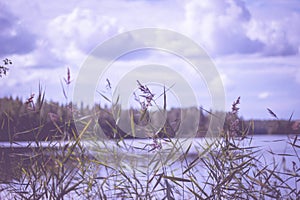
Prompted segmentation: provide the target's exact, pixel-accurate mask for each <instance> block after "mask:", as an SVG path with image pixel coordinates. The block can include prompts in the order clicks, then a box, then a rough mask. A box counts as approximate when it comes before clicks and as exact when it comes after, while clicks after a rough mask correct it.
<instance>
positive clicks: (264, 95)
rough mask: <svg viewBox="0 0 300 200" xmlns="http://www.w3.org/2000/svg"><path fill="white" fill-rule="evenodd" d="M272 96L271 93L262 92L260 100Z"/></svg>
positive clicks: (259, 95)
mask: <svg viewBox="0 0 300 200" xmlns="http://www.w3.org/2000/svg"><path fill="white" fill-rule="evenodd" d="M270 95H271V94H270V93H269V92H261V93H259V94H258V98H259V99H266V98H268V97H269V96H270Z"/></svg>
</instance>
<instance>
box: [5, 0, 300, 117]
mask: <svg viewBox="0 0 300 200" xmlns="http://www.w3.org/2000/svg"><path fill="white" fill-rule="evenodd" d="M0 10H1V12H0V27H1V32H0V44H1V49H0V57H1V58H3V59H4V58H9V59H11V60H12V61H13V66H12V67H11V70H10V71H9V74H8V76H6V77H4V78H1V80H0V81H1V82H0V84H1V90H0V96H1V97H3V96H8V95H13V96H21V97H23V99H25V98H26V97H29V96H30V94H31V93H32V92H37V88H38V83H39V82H40V83H41V84H42V85H43V86H44V87H46V98H47V99H52V100H56V101H62V100H63V94H62V92H61V86H60V80H61V79H62V78H63V77H65V76H66V69H67V67H70V69H71V75H72V79H73V80H75V79H76V76H78V72H79V69H80V67H81V65H82V63H83V62H84V60H85V58H86V57H87V56H88V55H89V53H90V52H91V50H93V49H94V48H95V47H97V45H99V44H101V43H102V42H104V41H106V40H108V39H110V38H111V37H112V36H115V35H118V34H120V33H123V32H125V31H131V30H134V29H138V28H148V27H151V28H162V29H169V30H173V31H176V32H178V33H180V34H183V35H186V36H187V37H189V38H191V39H192V40H194V41H195V42H197V43H198V44H199V45H200V46H202V47H203V48H204V49H205V50H206V52H207V54H208V55H209V56H210V57H211V58H212V60H213V62H214V63H215V66H216V68H217V69H218V71H219V73H220V76H221V78H222V81H223V84H224V87H225V94H226V107H227V108H228V110H229V109H230V105H231V103H232V102H233V101H234V100H235V99H236V98H237V97H238V96H241V105H240V107H241V110H240V114H241V115H242V116H243V117H244V118H261V119H262V118H263V119H268V118H271V116H270V115H269V114H268V112H267V110H266V108H271V109H272V110H273V111H274V112H275V113H276V114H277V115H278V116H279V118H289V116H290V114H291V113H292V112H294V118H298V119H299V118H300V55H299V53H300V1H298V0H289V1H285V0H273V1H268V0H257V1H250V0H247V1H242V0H231V1H230V0H227V1H226V0H225V1H224V0H207V1H205V0H204V1H198V0H191V1H188V0H186V1H184V0H178V1H176V0H161V1H159V0H157V1H146V0H116V1H96V0H91V1H79V0H78V1H74V0H71V1H68V3H67V4H62V3H61V1H58V0H53V1H50V2H47V3H46V2H42V1H38V0H31V1H23V0H14V1H11V0H3V1H1V3H0ZM156 56H157V55H156ZM158 56H159V55H158ZM151 59H154V60H155V59H158V58H157V57H155V55H141V54H137V55H134V56H133V57H130V58H129V59H127V60H126V59H125V60H122V61H120V63H121V64H124V65H123V66H125V69H126V66H128V67H129V66H130V65H131V64H132V62H133V61H132V60H135V62H134V63H143V64H145V63H147V62H151ZM166 60H168V61H166V63H172V57H168V58H166ZM161 64H164V63H161ZM119 75H120V76H121V75H122V72H120V74H119ZM111 76H112V75H111ZM112 79H113V77H112ZM113 81H114V80H113ZM199 98H200V99H201V97H199ZM203 98H204V99H205V100H203V101H204V102H203V104H204V106H205V107H209V105H210V103H209V100H207V97H203ZM206 101H207V102H206Z"/></svg>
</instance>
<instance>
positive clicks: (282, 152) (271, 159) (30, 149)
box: [0, 135, 300, 197]
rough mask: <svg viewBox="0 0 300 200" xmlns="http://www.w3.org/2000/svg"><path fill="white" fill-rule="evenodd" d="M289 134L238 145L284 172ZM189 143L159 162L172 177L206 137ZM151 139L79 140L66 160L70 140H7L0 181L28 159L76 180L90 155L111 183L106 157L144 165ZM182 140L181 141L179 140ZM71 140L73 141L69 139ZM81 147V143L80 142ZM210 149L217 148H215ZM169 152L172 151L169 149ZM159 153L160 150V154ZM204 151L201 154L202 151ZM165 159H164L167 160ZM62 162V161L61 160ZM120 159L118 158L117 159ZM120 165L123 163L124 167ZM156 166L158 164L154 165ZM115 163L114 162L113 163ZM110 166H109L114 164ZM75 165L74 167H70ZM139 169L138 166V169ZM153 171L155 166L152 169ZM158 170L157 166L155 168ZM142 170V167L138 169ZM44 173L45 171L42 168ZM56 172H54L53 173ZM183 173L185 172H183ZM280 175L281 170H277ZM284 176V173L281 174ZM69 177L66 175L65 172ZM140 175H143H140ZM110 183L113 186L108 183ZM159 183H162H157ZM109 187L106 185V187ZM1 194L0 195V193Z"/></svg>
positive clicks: (289, 159) (18, 174)
mask: <svg viewBox="0 0 300 200" xmlns="http://www.w3.org/2000/svg"><path fill="white" fill-rule="evenodd" d="M294 137H295V136H293V137H288V136H285V135H276V136H270V135H262V136H253V138H249V139H245V140H243V141H241V142H240V143H239V145H240V147H245V148H248V147H250V143H251V146H252V147H256V148H255V149H253V151H254V150H255V151H256V150H258V149H259V150H260V151H259V152H256V154H255V155H257V158H256V159H258V160H259V161H261V162H262V163H264V164H265V165H266V166H267V165H268V166H269V167H270V169H272V167H274V166H277V168H276V170H277V171H284V172H288V170H290V169H292V168H293V167H294V166H299V164H300V163H299V159H298V157H296V156H292V155H300V148H293V147H292V145H290V144H289V143H293V139H294ZM190 141H191V144H192V145H191V146H190V145H189V143H187V145H185V147H186V149H180V148H178V149H177V150H178V152H180V155H179V156H177V157H176V159H178V160H177V161H175V162H174V160H172V159H169V157H168V156H166V157H165V158H166V160H167V161H168V162H169V163H167V164H166V163H165V164H163V165H162V166H165V167H164V168H163V170H165V171H164V173H166V174H170V173H171V172H172V175H173V176H176V177H183V173H184V170H186V169H187V168H188V166H190V164H191V163H193V162H194V160H195V159H196V158H197V156H198V155H199V154H201V153H202V150H201V149H202V148H201V146H205V144H206V141H205V140H204V139H203V138H197V139H193V140H190ZM152 142H153V141H152V140H147V139H145V140H141V139H140V140H124V141H121V142H119V143H118V144H117V145H116V143H115V142H114V141H105V142H104V143H101V142H99V143H98V146H94V148H95V147H96V148H99V149H96V150H95V149H93V148H92V147H91V146H89V145H91V144H92V143H90V142H83V143H84V145H83V146H84V147H85V148H83V149H85V150H84V153H85V156H87V157H85V158H83V157H84V155H83V150H82V149H81V150H79V151H77V150H74V151H72V152H71V154H70V155H71V157H70V158H69V159H68V160H64V156H65V155H67V154H68V153H69V152H70V150H69V149H68V148H67V147H70V146H72V143H69V144H68V143H59V142H56V143H53V142H52V143H47V142H42V143H27V142H20V143H18V144H11V143H0V179H1V182H5V181H11V180H19V179H20V178H22V177H23V176H24V174H23V173H24V171H25V172H26V171H30V170H28V169H30V168H31V167H32V163H35V164H36V165H37V166H44V165H45V168H43V170H46V171H47V170H48V171H49V173H54V174H55V175H56V176H58V175H59V173H61V172H56V171H53V170H55V169H56V167H57V166H56V165H60V166H58V167H61V166H62V165H65V166H66V167H61V168H60V169H61V170H62V172H68V171H71V172H72V173H70V174H73V173H74V174H75V176H77V177H76V180H77V179H78V178H80V177H81V178H82V177H84V176H90V174H91V172H89V173H87V171H83V172H82V174H81V173H77V172H79V171H80V170H82V169H81V168H80V166H81V165H85V164H86V163H87V162H89V161H87V159H86V158H91V159H92V160H96V163H101V167H99V168H97V171H95V169H93V170H94V171H93V173H94V174H93V175H95V176H96V177H102V179H104V178H103V177H107V176H112V174H113V175H115V176H116V177H115V178H114V179H112V180H111V179H110V180H105V181H106V184H107V183H108V182H109V181H110V182H112V183H111V184H112V185H113V184H115V183H113V182H114V181H118V180H117V179H118V178H117V175H118V176H121V175H122V173H121V174H118V173H119V172H118V173H116V172H115V171H114V170H115V169H111V168H106V167H105V165H108V163H109V162H108V161H109V159H111V160H117V161H122V159H123V161H125V162H123V163H122V165H124V166H125V165H129V163H128V162H127V163H126V159H127V158H128V157H126V156H124V154H126V153H128V154H132V155H137V156H140V157H138V158H143V159H139V161H141V160H142V162H143V165H144V166H146V167H147V166H148V168H149V166H150V165H149V163H147V159H145V158H148V161H149V162H152V160H153V159H157V158H156V157H155V156H153V155H155V154H156V153H157V151H156V150H153V151H152V146H151V144H152ZM161 142H162V150H164V149H168V145H170V142H167V141H164V140H162V141H161ZM180 143H181V144H182V141H181V142H180ZM73 144H74V142H73ZM80 148H82V146H80ZM187 148H188V150H189V151H188V154H186V156H185V157H183V158H182V155H184V153H185V152H187ZM105 149H106V150H107V149H109V150H112V151H113V152H114V153H115V152H116V151H119V152H121V154H120V155H121V156H120V157H116V156H115V155H116V154H111V155H110V154H109V155H108V156H106V157H105V156H103V155H102V157H100V158H101V159H99V156H97V155H95V154H96V153H97V154H99V152H101V153H102V154H107V151H104V150H105ZM214 151H218V148H215V149H214ZM172 153H174V152H173V151H172ZM160 155H161V154H160ZM204 155H205V154H204ZM55 159H57V160H58V161H59V162H57V163H55V162H53V160H55ZM167 161H166V162H167ZM200 161H201V160H200V159H199V162H197V165H195V166H194V169H193V170H194V172H197V176H198V177H195V178H197V179H198V180H205V179H206V178H207V177H208V172H207V171H205V170H204V169H206V166H205V163H201V162H200ZM61 163H62V164H61ZM118 163H120V162H118ZM87 165H89V166H92V164H91V163H88V164H87ZM124 166H123V167H124ZM158 166H159V165H158ZM114 167H117V166H114ZM114 167H113V168H114ZM74 169H75V170H74ZM141 171H142V170H141ZM154 171H155V170H154ZM158 171H159V170H158ZM142 172H143V171H142ZM46 173H48V172H46ZM57 174H58V175H57ZM185 175H186V174H185ZM281 175H282V174H281ZM283 176H284V174H283ZM69 177H70V175H69ZM143 177H147V176H144V175H143ZM102 179H101V178H99V179H98V181H100V182H97V184H98V183H99V184H100V183H101V184H103V180H102ZM140 181H141V182H140V184H141V185H143V184H144V183H145V184H146V183H147V180H146V179H145V181H144V182H143V179H141V180H140ZM293 181H294V180H290V181H287V182H286V184H290V185H292V184H295V183H294V182H293ZM201 184H202V183H201V181H200V182H199V185H200V186H202V185H201ZM296 186H298V187H299V186H300V183H299V182H298V183H296ZM112 187H114V186H112ZM160 187H162V186H160ZM109 189H111V188H108V190H109ZM0 197H1V195H0Z"/></svg>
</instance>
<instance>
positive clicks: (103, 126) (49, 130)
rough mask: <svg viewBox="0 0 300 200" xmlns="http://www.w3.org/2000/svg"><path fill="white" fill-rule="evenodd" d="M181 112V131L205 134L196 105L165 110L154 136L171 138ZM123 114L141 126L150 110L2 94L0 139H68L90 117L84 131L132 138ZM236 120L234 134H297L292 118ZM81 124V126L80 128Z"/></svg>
mask: <svg viewBox="0 0 300 200" xmlns="http://www.w3.org/2000/svg"><path fill="white" fill-rule="evenodd" d="M182 112H184V113H185V115H184V117H185V119H184V120H186V122H187V123H185V127H182V128H183V129H184V131H186V132H187V133H188V132H192V131H195V130H193V129H192V127H195V126H194V125H193V123H197V133H196V136H197V137H203V136H205V135H206V132H207V130H208V127H209V123H210V120H211V113H209V112H205V111H204V110H203V109H201V108H196V107H191V108H184V109H179V108H172V109H170V110H168V111H167V113H166V120H165V122H164V124H163V127H162V129H161V130H160V131H159V132H158V133H156V136H157V137H174V136H175V135H176V132H177V131H178V128H179V126H180V123H181V122H182V120H183V119H181V117H182ZM195 112H198V114H199V115H198V116H199V121H198V122H195V116H194V113H195ZM90 113H95V115H94V116H92V117H88V116H89V115H90ZM124 113H132V114H133V119H132V120H133V121H134V124H136V125H139V126H144V125H146V124H147V123H148V122H149V114H150V113H149V112H145V113H141V111H139V110H136V109H132V110H129V111H128V112H125V111H121V112H120V116H117V114H116V113H114V111H112V110H111V108H108V107H104V108H102V107H100V106H99V105H95V107H93V108H89V107H88V106H84V105H83V104H82V105H81V106H80V107H79V108H75V107H72V105H71V104H70V105H63V104H59V103H57V102H52V101H49V102H46V101H44V100H43V98H42V96H39V97H38V98H37V100H35V102H31V101H30V98H29V99H27V100H26V101H23V100H22V99H20V98H15V99H13V98H12V97H5V98H1V99H0V141H11V142H13V141H36V140H40V141H47V140H61V139H70V138H72V137H74V136H77V135H78V134H79V133H78V131H77V128H80V129H82V128H83V127H84V126H85V123H84V121H85V120H87V119H92V120H91V125H90V127H89V130H88V131H92V132H96V134H97V131H101V132H102V133H103V134H104V135H105V136H106V137H107V138H133V137H134V135H133V134H132V133H130V132H126V131H124V129H125V130H130V128H131V127H130V126H131V125H132V124H131V123H128V122H130V119H129V121H127V123H125V122H122V121H118V120H117V118H118V117H123V118H124V117H125V118H126V117H127V118H130V117H129V116H126V115H125V114H124ZM73 114H75V115H78V116H79V118H82V122H80V123H76V126H77V127H76V126H75V122H74V119H73ZM229 118H230V117H229V115H226V120H225V124H224V130H225V131H226V130H227V129H228V128H229V125H228V124H229V122H228V121H229V120H230V119H229ZM238 119H239V120H238V127H239V130H240V133H238V135H239V134H240V135H242V134H244V132H247V133H248V134H299V133H300V131H299V124H297V123H298V122H296V121H292V120H290V121H288V120H243V119H242V118H240V117H239V118H238ZM147 120H148V121H147ZM117 121H118V122H117ZM122 123H123V124H122ZM189 123H190V124H189ZM81 124H82V127H80V126H81ZM97 127H98V128H97ZM120 127H121V128H120ZM124 127H125V128H124ZM149 132H151V130H149ZM145 134H146V133H145ZM150 134H151V133H150ZM146 137H147V136H146ZM149 137H150V135H149ZM151 137H152V136H151Z"/></svg>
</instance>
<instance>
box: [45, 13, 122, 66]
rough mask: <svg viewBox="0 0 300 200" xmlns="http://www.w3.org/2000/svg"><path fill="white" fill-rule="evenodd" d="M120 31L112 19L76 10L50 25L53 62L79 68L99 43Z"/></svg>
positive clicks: (59, 17) (48, 36) (61, 16)
mask: <svg viewBox="0 0 300 200" xmlns="http://www.w3.org/2000/svg"><path fill="white" fill-rule="evenodd" d="M120 31H121V28H120V27H119V26H118V25H117V24H116V19H115V18H112V17H107V16H102V15H98V14H97V13H96V12H94V11H93V10H90V9H79V8H75V9H74V10H73V11H72V12H71V13H68V14H63V15H60V16H58V17H56V18H54V19H53V20H51V21H50V22H49V25H48V30H47V39H48V41H49V45H50V48H51V53H53V55H54V56H55V57H56V58H60V59H61V60H64V61H67V62H70V61H71V62H72V61H73V62H72V63H73V64H77V65H78V64H80V63H81V62H82V60H83V59H84V57H85V55H86V54H87V53H88V52H89V51H91V50H92V49H93V48H94V47H96V46H97V45H98V44H99V43H100V42H101V41H104V40H105V39H108V38H110V37H111V36H113V35H115V34H117V33H119V32H120ZM74 61H76V62H74Z"/></svg>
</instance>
